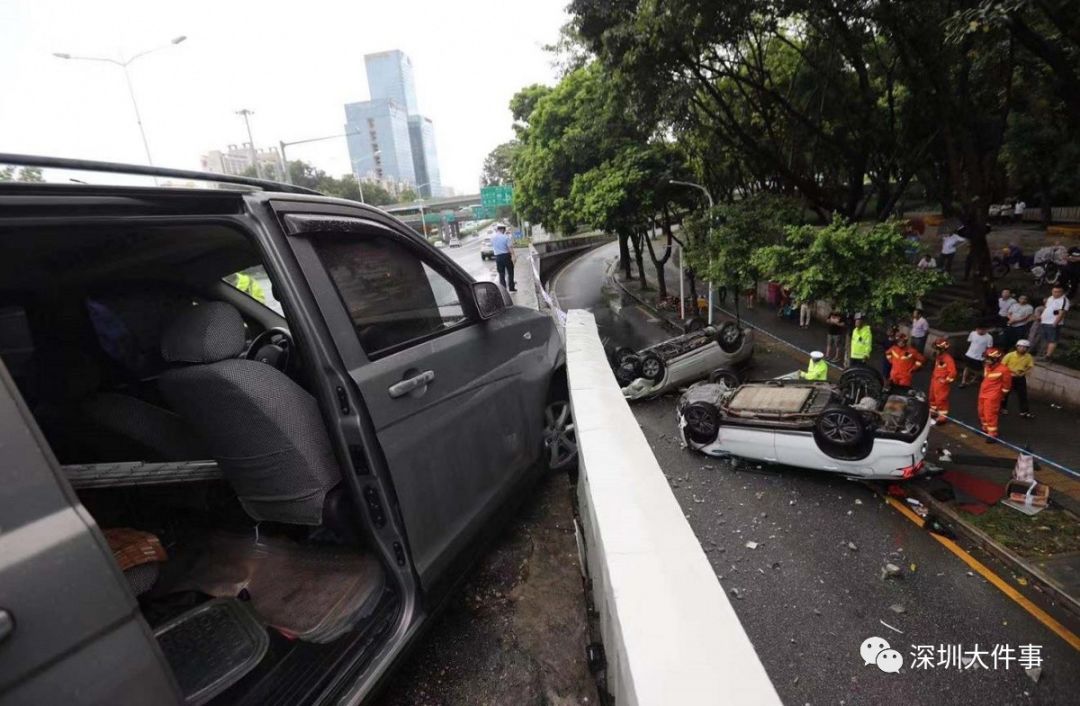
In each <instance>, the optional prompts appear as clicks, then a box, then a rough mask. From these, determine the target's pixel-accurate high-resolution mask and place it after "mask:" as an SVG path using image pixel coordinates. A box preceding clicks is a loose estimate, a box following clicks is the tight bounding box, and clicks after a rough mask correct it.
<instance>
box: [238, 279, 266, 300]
mask: <svg viewBox="0 0 1080 706" xmlns="http://www.w3.org/2000/svg"><path fill="white" fill-rule="evenodd" d="M236 288H237V289H239V290H240V291H241V292H243V293H244V294H246V295H248V296H249V297H251V298H252V299H254V300H255V301H257V302H259V303H260V304H265V303H266V293H265V292H263V288H262V287H261V286H260V285H259V283H258V281H256V279H255V278H254V277H252V276H251V275H246V274H244V273H243V272H237V273H236Z"/></svg>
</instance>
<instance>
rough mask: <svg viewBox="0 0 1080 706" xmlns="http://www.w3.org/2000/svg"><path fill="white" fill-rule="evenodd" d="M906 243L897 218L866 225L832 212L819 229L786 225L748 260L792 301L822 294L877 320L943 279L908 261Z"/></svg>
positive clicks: (842, 307)
mask: <svg viewBox="0 0 1080 706" xmlns="http://www.w3.org/2000/svg"><path fill="white" fill-rule="evenodd" d="M905 246H906V245H905V240H904V236H903V226H902V223H901V222H900V221H888V222H885V223H875V224H873V225H872V226H869V227H866V226H860V225H859V224H855V223H849V222H847V221H845V220H843V219H841V218H839V217H837V218H834V219H833V221H832V222H831V223H830V224H829V225H827V226H825V227H823V228H822V227H817V226H809V225H804V226H789V227H788V228H786V229H785V231H784V236H783V242H782V243H778V244H775V245H769V246H766V247H763V248H759V249H758V250H757V251H756V252H754V254H753V256H752V257H751V262H752V265H753V266H754V267H756V268H757V269H758V270H759V271H760V272H762V273H763V274H764V275H766V276H768V277H770V278H772V279H775V280H776V281H778V282H780V283H781V284H783V285H784V286H785V287H787V288H789V289H790V290H791V293H792V296H793V297H794V298H795V299H796V300H801V301H814V300H815V299H827V300H828V301H830V302H831V303H832V306H833V307H834V308H836V309H839V310H841V311H843V312H845V313H847V314H849V315H850V314H851V313H853V312H856V311H861V312H865V313H866V315H867V316H869V317H870V319H871V320H875V321H882V320H884V319H885V318H886V317H890V316H894V315H897V314H899V313H900V312H903V311H907V310H910V309H911V307H912V306H914V303H915V302H916V301H918V300H919V298H921V297H922V296H923V295H925V294H926V293H927V292H928V291H930V289H932V288H933V287H935V286H938V285H940V284H944V283H945V282H946V281H947V278H946V277H945V275H943V274H942V273H940V272H936V271H928V270H920V269H918V268H917V267H915V266H914V265H912V264H910V263H909V262H908V260H907V258H906V257H905V251H904V249H905Z"/></svg>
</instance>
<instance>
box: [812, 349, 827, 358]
mask: <svg viewBox="0 0 1080 706" xmlns="http://www.w3.org/2000/svg"><path fill="white" fill-rule="evenodd" d="M824 357H825V354H824V353H822V352H821V351H811V352H810V359H811V360H821V359H822V358H824Z"/></svg>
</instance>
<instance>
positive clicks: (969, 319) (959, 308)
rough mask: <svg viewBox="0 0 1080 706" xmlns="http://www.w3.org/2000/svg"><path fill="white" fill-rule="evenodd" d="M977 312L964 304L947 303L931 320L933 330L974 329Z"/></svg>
mask: <svg viewBox="0 0 1080 706" xmlns="http://www.w3.org/2000/svg"><path fill="white" fill-rule="evenodd" d="M977 320H978V312H976V311H975V310H974V309H972V308H971V306H970V305H969V304H966V303H964V302H949V303H948V304H946V305H945V306H943V307H941V311H939V312H938V313H937V316H935V317H934V319H933V324H934V328H936V329H938V330H941V331H970V330H971V329H973V328H975V323H976V321H977Z"/></svg>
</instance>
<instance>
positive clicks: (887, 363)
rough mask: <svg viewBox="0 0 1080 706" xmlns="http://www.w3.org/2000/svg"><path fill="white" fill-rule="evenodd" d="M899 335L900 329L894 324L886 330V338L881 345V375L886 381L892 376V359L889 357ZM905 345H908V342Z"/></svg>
mask: <svg viewBox="0 0 1080 706" xmlns="http://www.w3.org/2000/svg"><path fill="white" fill-rule="evenodd" d="M899 335H900V327H899V326H897V325H896V324H893V325H892V326H890V327H889V328H888V329H887V330H886V332H885V337H884V339H883V340H882V343H881V375H882V377H884V378H885V379H886V380H888V379H889V377H890V375H891V374H892V359H891V358H890V357H889V350H891V349H892V347H893V346H894V345H896V337H897V336H899ZM905 338H906V336H905ZM905 345H907V342H906V341H905Z"/></svg>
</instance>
